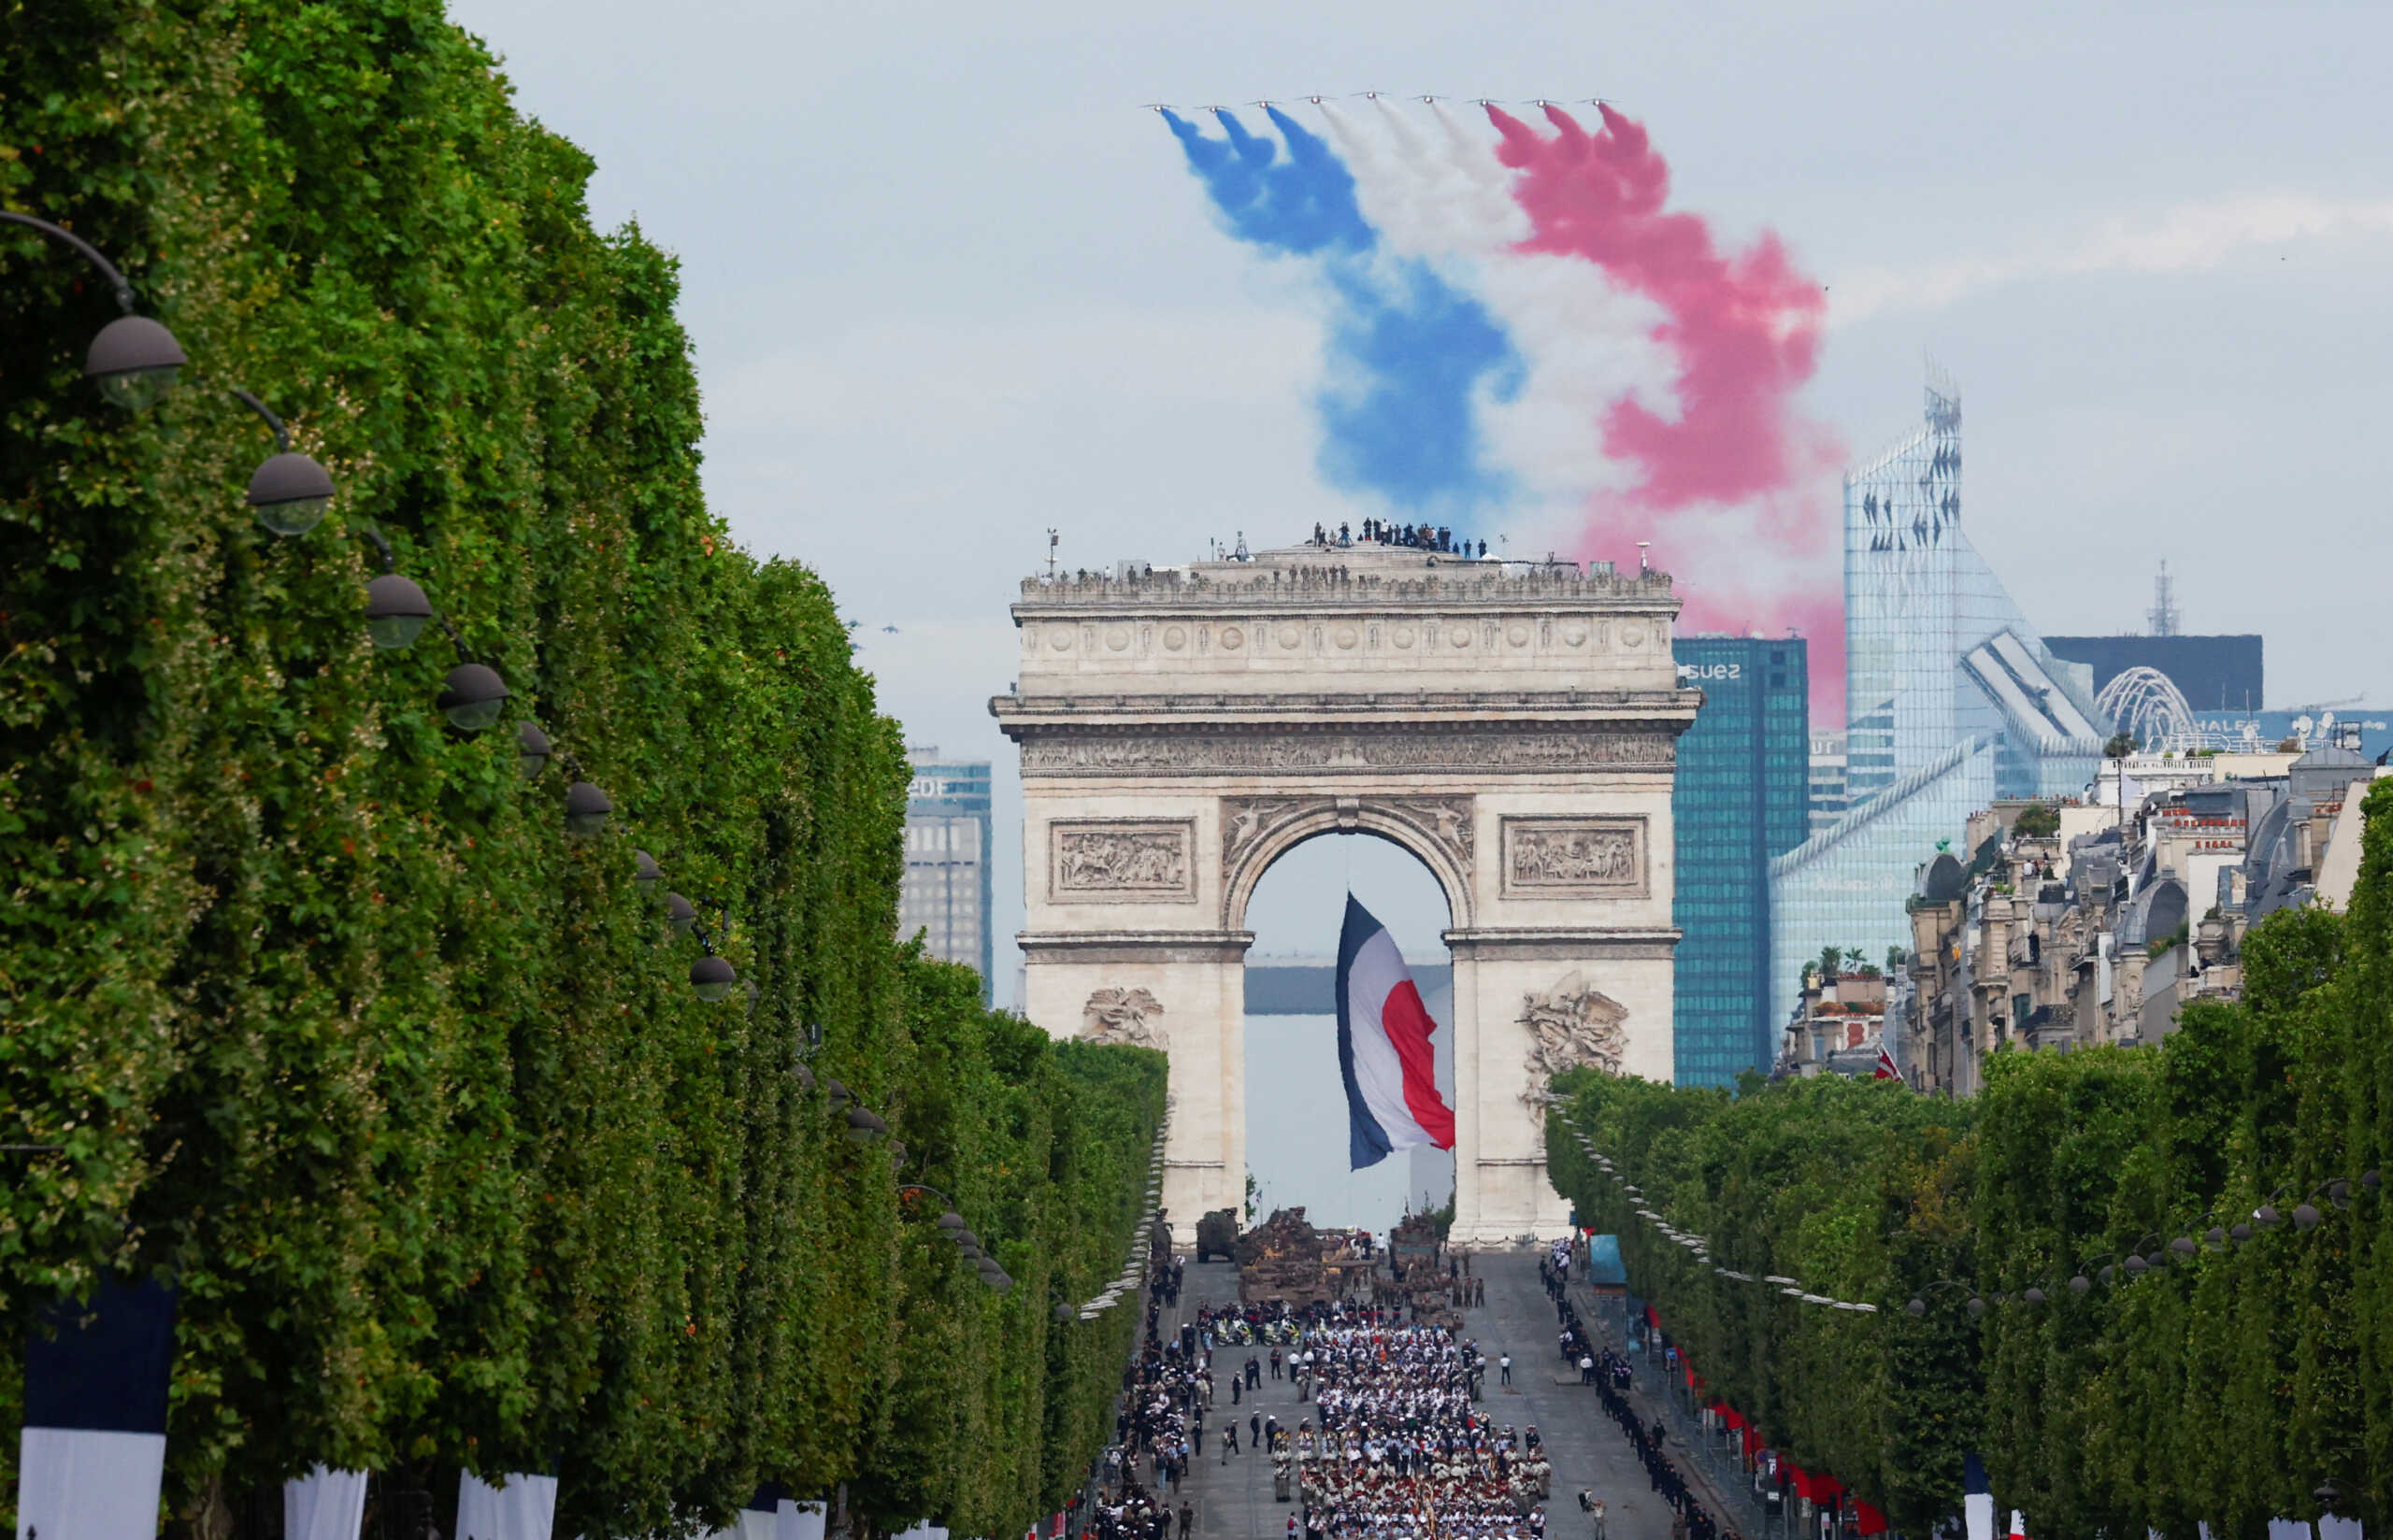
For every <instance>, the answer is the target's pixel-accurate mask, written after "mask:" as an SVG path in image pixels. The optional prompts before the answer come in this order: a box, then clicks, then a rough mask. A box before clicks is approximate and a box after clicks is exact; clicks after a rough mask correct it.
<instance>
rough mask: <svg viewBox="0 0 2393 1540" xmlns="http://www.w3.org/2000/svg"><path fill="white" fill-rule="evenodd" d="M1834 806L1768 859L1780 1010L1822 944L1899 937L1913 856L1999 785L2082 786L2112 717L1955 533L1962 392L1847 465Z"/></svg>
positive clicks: (1877, 952) (1905, 935)
mask: <svg viewBox="0 0 2393 1540" xmlns="http://www.w3.org/2000/svg"><path fill="white" fill-rule="evenodd" d="M1844 638H1845V713H1846V721H1845V729H1846V731H1845V794H1846V799H1847V801H1846V810H1845V813H1844V816H1843V817H1842V818H1841V819H1839V820H1836V821H1835V822H1834V823H1831V824H1829V825H1828V826H1827V827H1826V828H1824V829H1821V830H1819V831H1817V832H1816V833H1814V834H1813V835H1812V836H1811V837H1810V838H1809V839H1807V840H1805V841H1804V842H1803V843H1802V845H1800V846H1799V847H1798V848H1795V849H1794V850H1791V851H1789V852H1787V853H1786V854H1784V855H1783V856H1780V857H1778V858H1777V859H1776V860H1774V861H1772V862H1771V863H1770V904H1771V912H1772V917H1773V919H1772V937H1771V953H1772V962H1771V975H1772V977H1771V987H1772V990H1773V991H1774V993H1773V1000H1772V1008H1773V1014H1775V1015H1778V1016H1781V1017H1783V1016H1784V1014H1785V1013H1786V1012H1787V1011H1788V1010H1790V1009H1791V1008H1792V1007H1793V1005H1794V1002H1795V998H1796V995H1797V993H1798V991H1799V990H1800V988H1801V978H1802V970H1803V963H1804V962H1806V961H1808V960H1809V959H1812V958H1815V957H1817V956H1819V954H1820V951H1821V949H1822V948H1826V947H1840V948H1860V950H1861V952H1862V954H1863V955H1864V956H1865V957H1867V958H1869V959H1870V960H1871V961H1873V962H1874V961H1877V960H1878V959H1879V958H1880V957H1881V956H1882V955H1883V954H1884V951H1885V950H1886V949H1887V948H1891V947H1898V946H1901V947H1907V946H1909V945H1910V941H1911V925H1910V921H1909V920H1908V918H1907V917H1906V915H1905V913H1904V908H1903V901H1904V900H1905V899H1906V898H1908V897H1909V896H1910V895H1911V892H1912V889H1913V880H1914V876H1915V873H1916V872H1917V869H1918V866H1919V864H1920V863H1922V862H1924V861H1927V859H1929V858H1930V857H1931V856H1933V855H1934V854H1935V853H1936V849H1937V844H1938V842H1939V841H1940V840H1941V841H1945V842H1948V843H1957V842H1958V841H1959V840H1960V839H1961V837H1962V834H1963V832H1964V829H1965V827H1966V825H1967V824H1968V822H1969V817H1970V813H1972V812H1974V811H1976V810H1978V809H1980V808H1983V807H1985V806H1987V805H1988V804H1989V803H1991V802H1992V801H1993V799H1994V798H1995V797H1997V796H2030V797H2033V796H2042V797H2058V796H2075V795H2077V794H2079V793H2080V792H2081V791H2083V790H2084V789H2085V787H2086V786H2087V785H2088V784H2089V783H2090V782H2091V781H2092V780H2093V778H2094V775H2095V771H2096V769H2097V768H2098V767H2099V763H2100V761H2101V754H2102V740H2103V739H2104V737H2105V736H2107V735H2108V729H2107V727H2106V726H2105V725H2103V724H2102V722H2101V720H2100V719H2099V715H2098V713H2097V712H2096V711H2095V708H2094V705H2093V701H2092V692H2091V689H2090V687H2089V685H2088V684H2087V682H2086V674H2085V670H2084V669H2082V668H2077V667H2071V666H2070V665H2068V664H2065V663H2061V662H2060V660H2058V659H2056V658H2055V657H2054V656H2053V655H2052V653H2051V652H2050V651H2049V650H2048V649H2046V648H2045V646H2044V644H2043V642H2042V640H2041V639H2040V638H2039V637H2038V636H2037V635H2036V633H2035V632H2034V631H2033V630H2032V629H2031V628H2030V627H2029V626H2028V622H2027V621H2026V620H2024V619H2023V618H2022V617H2021V616H2020V614H2019V609H2018V606H2016V605H2014V604H2013V603H2012V600H2011V595H2010V594H2009V593H2007V592H2004V591H2003V587H2002V583H2001V581H2000V580H1999V578H1996V577H1995V575H1994V573H1993V571H1992V570H1991V569H1989V568H1988V567H1987V566H1986V564H1985V560H1984V559H1983V558H1982V557H1980V556H1979V555H1978V553H1977V551H1976V549H1974V548H1972V547H1971V546H1970V541H1969V537H1968V536H1967V535H1964V534H1963V533H1962V530H1961V398H1960V392H1958V391H1957V390H1956V389H1955V388H1954V387H1953V386H1952V385H1951V384H1950V383H1949V382H1948V381H1945V380H1943V379H1942V378H1933V379H1931V380H1930V381H1929V382H1928V386H1927V412H1926V421H1924V422H1923V423H1922V424H1921V426H1920V428H1919V430H1918V431H1917V432H1915V433H1913V434H1912V435H1910V436H1909V437H1907V438H1905V439H1904V440H1903V441H1902V442H1900V443H1899V444H1897V445H1896V446H1895V447H1894V448H1893V449H1888V450H1887V451H1886V452H1885V453H1884V454H1882V455H1880V456H1879V457H1878V458H1877V459H1875V460H1873V461H1870V463H1867V464H1865V465H1862V466H1860V467H1858V468H1856V469H1855V470H1853V471H1851V472H1849V473H1848V474H1847V475H1846V477H1845V481H1844Z"/></svg>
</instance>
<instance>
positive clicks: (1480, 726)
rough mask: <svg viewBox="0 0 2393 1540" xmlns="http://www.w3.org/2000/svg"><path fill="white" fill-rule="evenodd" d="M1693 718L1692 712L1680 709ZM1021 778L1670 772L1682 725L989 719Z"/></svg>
mask: <svg viewBox="0 0 2393 1540" xmlns="http://www.w3.org/2000/svg"><path fill="white" fill-rule="evenodd" d="M1688 716H1692V713H1691V712H1690V713H1688ZM999 720H1000V722H1001V723H1002V724H1003V726H1004V729H1005V732H1006V734H1007V736H1009V737H1011V738H1014V739H1016V740H1018V741H1019V742H1020V743H1021V744H1022V775H1023V778H1024V779H1025V781H1029V780H1037V779H1039V778H1041V777H1092V776H1094V777H1133V778H1136V777H1164V776H1228V777H1241V778H1246V777H1255V776H1264V777H1272V776H1285V777H1315V776H1324V775H1332V776H1341V775H1353V776H1379V777H1388V776H1403V777H1419V776H1425V775H1438V774H1440V773H1453V774H1464V775H1473V776H1478V775H1490V774H1509V775H1551V774H1569V773H1574V772H1580V771H1585V770H1601V771H1605V772H1616V773H1634V772H1641V771H1655V772H1659V773H1662V774H1665V775H1667V774H1669V771H1670V768H1671V766H1672V765H1673V764H1675V763H1677V749H1678V744H1677V735H1678V734H1679V733H1680V732H1681V731H1682V730H1683V729H1684V727H1685V726H1686V724H1687V717H1672V718H1669V719H1665V720H1648V721H1633V720H1619V719H1616V718H1600V719H1595V720H1550V719H1539V718H1517V719H1509V720H1478V721H1454V720H1426V721H1419V722H1412V721H1373V720H1360V721H1343V722H1341V721H1314V722H1305V723H1299V722H1293V721H1291V722H1282V723H1276V724H1262V725H1258V724H1255V723H1251V722H1220V721H1212V722H1207V721H1201V720H1200V721H1192V722H1160V723H1140V722H1136V721H1121V720H1117V721H1113V722H1107V723H1091V724H1086V725H1082V724H1076V723H1055V722H1035V721H1022V720H1007V719H1005V718H1003V717H1001V718H1000V719H999Z"/></svg>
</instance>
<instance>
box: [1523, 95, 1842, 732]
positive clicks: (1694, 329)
mask: <svg viewBox="0 0 2393 1540" xmlns="http://www.w3.org/2000/svg"><path fill="white" fill-rule="evenodd" d="M1598 111H1600V112H1601V113H1602V114H1603V121H1604V126H1603V131H1602V132H1601V133H1599V134H1593V135H1591V134H1589V133H1588V132H1587V131H1586V130H1585V129H1583V128H1582V127H1581V126H1580V125H1579V124H1578V122H1577V121H1574V120H1573V119H1572V118H1571V117H1570V115H1569V114H1568V113H1566V112H1564V111H1563V110H1562V109H1561V108H1559V107H1547V108H1546V109H1545V116H1546V119H1547V121H1549V122H1551V123H1552V124H1553V126H1554V129H1555V133H1554V135H1553V136H1552V137H1550V138H1548V137H1542V136H1540V135H1539V133H1538V132H1537V131H1536V130H1534V129H1532V128H1530V127H1529V126H1528V125H1527V124H1526V123H1524V122H1522V121H1520V120H1519V119H1517V118H1514V117H1512V115H1511V114H1509V113H1507V112H1505V111H1503V110H1502V109H1501V108H1498V107H1489V108H1487V116H1488V117H1489V119H1491V120H1492V121H1494V122H1495V124H1496V127H1497V131H1498V132H1499V133H1501V134H1502V135H1503V142H1502V143H1501V144H1499V145H1498V146H1497V158H1498V159H1499V160H1501V161H1502V162H1503V164H1505V165H1507V166H1510V167H1511V168H1512V170H1513V171H1515V172H1516V173H1518V174H1519V175H1518V176H1517V177H1516V178H1515V179H1514V185H1513V195H1514V197H1515V198H1516V199H1518V201H1519V203H1520V205H1521V207H1522V208H1523V209H1524V210H1526V212H1527V214H1528V216H1529V221H1530V226H1531V229H1532V231H1533V234H1532V235H1530V236H1529V238H1528V239H1527V240H1526V241H1525V242H1523V243H1522V244H1521V247H1520V250H1524V251H1531V252H1541V253H1549V254H1555V255H1560V256H1568V257H1576V258H1579V259H1581V260H1583V261H1585V262H1590V263H1593V264H1596V265H1597V266H1598V267H1599V268H1601V269H1602V270H1603V272H1604V273H1605V275H1606V276H1607V277H1608V278H1610V279H1611V280H1612V282H1613V283H1615V284H1617V285H1618V286H1620V287H1621V288H1623V289H1626V290H1628V291H1629V292H1634V293H1638V294H1642V295H1644V296H1646V297H1647V298H1649V299H1651V300H1653V301H1655V303H1656V304H1657V305H1659V306H1660V307H1661V309H1662V312H1663V314H1664V316H1665V318H1666V319H1665V320H1664V321H1662V322H1661V324H1660V325H1659V326H1657V327H1656V328H1655V340H1657V341H1659V342H1661V343H1663V344H1665V345H1667V346H1668V347H1669V349H1670V350H1671V352H1672V354H1673V356H1674V357H1675V358H1676V359H1677V361H1678V364H1677V378H1676V379H1675V381H1674V383H1675V387H1676V397H1677V403H1678V408H1679V409H1678V415H1677V416H1675V417H1665V416H1663V415H1661V414H1660V413H1658V412H1655V410H1653V409H1652V408H1651V407H1649V406H1646V405H1645V404H1644V403H1643V402H1641V401H1639V400H1637V399H1636V398H1635V397H1634V396H1631V395H1623V396H1621V397H1620V398H1619V399H1617V400H1615V401H1613V402H1612V403H1611V405H1610V406H1607V407H1606V408H1605V410H1604V413H1603V417H1602V422H1601V428H1602V432H1603V442H1604V452H1605V453H1606V454H1607V455H1609V456H1611V457H1612V458H1613V459H1615V460H1619V461H1623V462H1625V463H1629V464H1631V465H1634V466H1635V467H1636V468H1637V471H1638V473H1639V479H1638V482H1637V484H1636V485H1635V486H1633V487H1631V488H1629V489H1628V490H1627V491H1626V492H1606V493H1603V494H1600V495H1599V496H1598V499H1597V502H1596V505H1595V506H1594V507H1593V509H1592V510H1591V512H1592V515H1593V517H1592V518H1591V520H1590V521H1589V525H1588V528H1587V530H1586V532H1585V535H1584V537H1583V541H1582V546H1583V549H1582V552H1581V554H1583V555H1590V554H1592V555H1598V556H1605V557H1612V558H1613V559H1615V560H1618V559H1622V558H1625V557H1626V556H1627V555H1628V554H1629V552H1630V550H1631V549H1633V542H1635V541H1637V540H1641V539H1646V540H1651V541H1653V543H1654V557H1655V564H1656V565H1659V566H1662V567H1664V568H1666V569H1668V570H1669V571H1670V572H1672V573H1674V574H1676V575H1679V576H1680V577H1682V578H1684V592H1685V596H1686V609H1685V611H1684V614H1683V615H1682V616H1681V617H1680V625H1681V627H1682V629H1684V630H1687V631H1698V630H1712V631H1733V632H1744V631H1748V630H1760V631H1762V632H1764V633H1765V634H1767V635H1778V634H1779V633H1780V632H1781V630H1782V629H1783V628H1784V627H1786V626H1789V625H1792V626H1795V627H1797V628H1798V629H1799V630H1800V631H1802V632H1803V634H1804V635H1805V636H1806V638H1807V639H1808V640H1809V642H1810V644H1811V675H1812V710H1813V720H1817V721H1823V722H1833V723H1836V724H1839V725H1841V724H1842V722H1843V720H1844V707H1843V696H1844V625H1843V614H1842V611H1843V604H1842V596H1841V586H1840V579H1839V578H1838V577H1837V575H1836V573H1835V571H1834V563H1832V562H1830V561H1829V560H1828V556H1829V540H1830V537H1831V527H1830V521H1829V520H1827V519H1826V518H1824V517H1823V514H1824V511H1825V510H1824V507H1823V505H1822V502H1821V499H1820V496H1819V492H1818V490H1817V489H1818V488H1819V486H1820V483H1821V480H1822V478H1824V477H1825V476H1826V475H1827V473H1829V472H1830V471H1832V470H1833V468H1834V467H1835V465H1836V464H1837V463H1838V461H1839V460H1840V459H1841V452H1840V450H1839V449H1838V448H1837V446H1836V445H1835V444H1834V443H1833V442H1832V441H1831V440H1830V439H1829V437H1828V435H1827V434H1826V432H1825V431H1824V430H1823V429H1822V428H1820V427H1819V426H1818V425H1817V424H1814V423H1812V422H1810V421H1805V420H1803V419H1802V418H1801V417H1799V416H1798V414H1797V412H1796V410H1795V402H1794V397H1795V392H1797V391H1798V389H1800V388H1801V387H1802V385H1803V384H1804V383H1805V382H1806V381H1808V380H1809V379H1810V378H1812V372H1813V368H1814V366H1815V365H1816V364H1817V362H1818V356H1819V340H1820V323H1821V320H1822V318H1823V316H1824V315H1825V314H1826V312H1827V295H1826V293H1825V292H1824V291H1822V289H1821V288H1820V286H1819V285H1818V284H1817V283H1815V282H1813V280H1812V279H1811V278H1807V277H1806V276H1804V275H1803V274H1801V273H1798V272H1797V271H1796V270H1795V268H1794V266H1793V264H1791V263H1790V262H1789V261H1788V259H1787V255H1786V250H1785V249H1784V247H1783V246H1781V245H1780V244H1779V241H1778V237H1777V236H1776V235H1772V234H1770V233H1768V232H1764V233H1763V234H1762V235H1760V236H1759V237H1757V238H1756V239H1755V241H1754V243H1753V244H1752V245H1751V246H1750V247H1748V248H1747V249H1746V250H1743V251H1741V252H1738V253H1733V254H1731V253H1724V252H1722V251H1720V250H1717V249H1715V247H1714V245H1713V243H1712V232H1711V230H1710V228H1709V227H1708V226H1707V225H1705V223H1704V221H1703V220H1702V218H1701V217H1700V216H1698V215H1695V214H1688V213H1669V212H1665V211H1664V209H1663V205H1664V203H1665V202H1666V201H1667V200H1668V198H1669V165H1668V164H1666V163H1665V162H1664V161H1663V159H1662V157H1661V156H1660V155H1659V154H1657V153H1655V150H1654V148H1653V145H1652V142H1651V140H1650V139H1649V138H1648V137H1647V135H1646V133H1645V130H1644V129H1643V128H1642V127H1641V126H1640V125H1639V124H1637V123H1634V122H1632V121H1629V120H1628V119H1626V118H1624V117H1622V116H1621V115H1620V114H1619V113H1617V112H1614V111H1613V110H1612V108H1610V107H1598ZM1724 514H1725V515H1727V516H1728V517H1727V518H1726V519H1725V520H1724V518H1723V517H1722V516H1723V515H1724Z"/></svg>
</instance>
